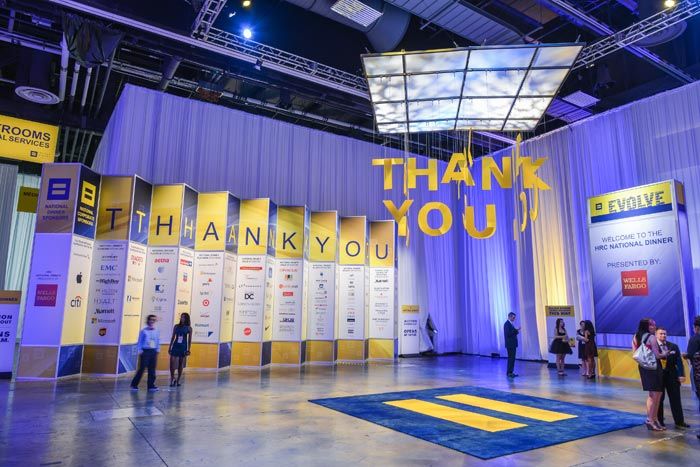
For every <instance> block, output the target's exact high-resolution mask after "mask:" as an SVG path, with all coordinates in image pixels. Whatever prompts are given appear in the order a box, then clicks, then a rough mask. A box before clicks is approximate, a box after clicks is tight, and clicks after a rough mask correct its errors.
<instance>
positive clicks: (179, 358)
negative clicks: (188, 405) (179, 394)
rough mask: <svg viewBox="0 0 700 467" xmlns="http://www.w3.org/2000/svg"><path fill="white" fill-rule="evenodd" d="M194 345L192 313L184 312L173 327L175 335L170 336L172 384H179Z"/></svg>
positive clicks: (169, 351) (169, 350) (169, 349)
mask: <svg viewBox="0 0 700 467" xmlns="http://www.w3.org/2000/svg"><path fill="white" fill-rule="evenodd" d="M191 347H192V327H191V326H190V315H189V314H188V313H183V314H181V315H180V322H179V323H178V324H176V325H175V327H174V328H173V337H171V338H170V347H169V348H168V353H169V354H170V386H171V387H172V386H179V385H180V378H182V370H183V368H185V366H186V364H187V356H188V355H189V354H190V348H191ZM176 368H177V379H175V369H176Z"/></svg>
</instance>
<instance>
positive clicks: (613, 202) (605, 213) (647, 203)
mask: <svg viewBox="0 0 700 467" xmlns="http://www.w3.org/2000/svg"><path fill="white" fill-rule="evenodd" d="M674 190H675V187H674V186H673V182H672V181H666V182H660V183H654V184H651V185H644V186H639V187H635V188H629V189H626V190H620V191H615V192H612V193H607V194H604V195H600V196H594V197H592V198H589V199H588V206H589V210H590V221H591V222H603V221H609V220H616V219H624V218H628V217H633V216H642V215H645V214H653V213H656V212H662V211H670V210H671V209H673V196H672V194H673V191H674Z"/></svg>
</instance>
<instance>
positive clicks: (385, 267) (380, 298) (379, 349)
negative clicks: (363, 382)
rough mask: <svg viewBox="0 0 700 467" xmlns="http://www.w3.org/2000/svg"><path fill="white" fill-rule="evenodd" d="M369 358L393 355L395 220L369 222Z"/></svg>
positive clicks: (395, 320)
mask: <svg viewBox="0 0 700 467" xmlns="http://www.w3.org/2000/svg"><path fill="white" fill-rule="evenodd" d="M368 255H369V290H368V313H367V316H368V321H367V337H368V339H369V343H368V358H369V359H371V360H388V359H393V358H394V356H395V355H396V350H397V341H396V331H397V304H398V303H397V302H398V296H397V294H396V224H395V223H394V221H391V220H387V221H372V222H370V223H369V251H368Z"/></svg>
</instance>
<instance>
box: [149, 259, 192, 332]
mask: <svg viewBox="0 0 700 467" xmlns="http://www.w3.org/2000/svg"><path fill="white" fill-rule="evenodd" d="M178 250H179V247H176V246H152V247H148V258H147V260H146V278H145V279H144V285H143V307H142V308H141V316H143V318H144V320H145V319H146V316H148V315H156V318H157V319H158V321H157V322H156V328H157V329H159V330H160V338H161V341H164V342H165V340H166V339H168V338H169V336H170V333H171V332H172V329H173V317H174V309H175V289H176V284H177V272H178V259H179V252H178ZM188 305H189V303H188ZM142 324H143V323H142Z"/></svg>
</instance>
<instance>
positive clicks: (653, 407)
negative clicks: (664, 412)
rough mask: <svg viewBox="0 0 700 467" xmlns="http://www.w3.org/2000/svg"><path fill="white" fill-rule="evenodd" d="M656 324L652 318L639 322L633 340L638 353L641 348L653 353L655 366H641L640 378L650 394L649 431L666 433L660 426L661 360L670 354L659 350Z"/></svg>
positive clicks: (647, 421)
mask: <svg viewBox="0 0 700 467" xmlns="http://www.w3.org/2000/svg"><path fill="white" fill-rule="evenodd" d="M655 333H656V322H654V320H653V319H651V318H643V319H641V320H640V321H639V327H638V328H637V333H636V334H635V335H634V338H633V339H632V349H633V350H634V352H636V351H637V349H639V348H640V347H641V346H645V347H646V348H647V352H651V360H652V362H654V364H653V365H652V366H651V367H648V368H645V367H643V366H642V365H641V364H640V365H639V377H640V379H641V380H642V388H643V389H644V390H645V391H648V392H649V396H648V397H647V420H646V423H645V424H646V426H647V429H648V430H653V431H664V430H665V429H666V428H664V427H662V426H661V425H660V424H659V418H658V417H659V402H660V401H661V396H662V394H663V390H664V385H663V374H662V372H663V370H662V369H661V363H660V360H661V359H662V358H666V357H668V353H662V352H661V350H660V349H659V343H658V342H657V341H656V336H655Z"/></svg>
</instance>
